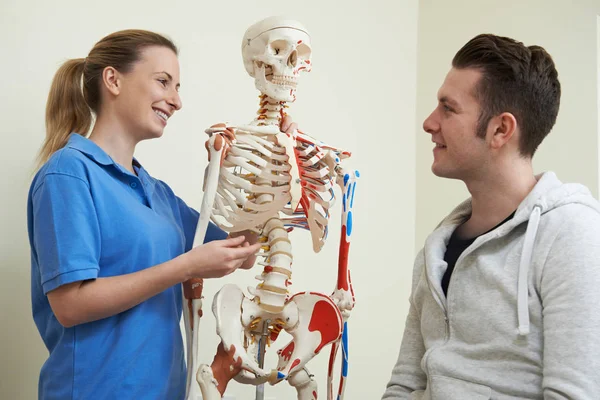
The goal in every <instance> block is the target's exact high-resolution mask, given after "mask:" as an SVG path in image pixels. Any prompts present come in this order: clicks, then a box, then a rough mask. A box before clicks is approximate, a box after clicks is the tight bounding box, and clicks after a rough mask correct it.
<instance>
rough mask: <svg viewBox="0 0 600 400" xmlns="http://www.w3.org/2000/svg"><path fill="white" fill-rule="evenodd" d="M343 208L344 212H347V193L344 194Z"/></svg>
mask: <svg viewBox="0 0 600 400" xmlns="http://www.w3.org/2000/svg"><path fill="white" fill-rule="evenodd" d="M342 206H343V210H344V212H346V193H344V195H343V196H342Z"/></svg>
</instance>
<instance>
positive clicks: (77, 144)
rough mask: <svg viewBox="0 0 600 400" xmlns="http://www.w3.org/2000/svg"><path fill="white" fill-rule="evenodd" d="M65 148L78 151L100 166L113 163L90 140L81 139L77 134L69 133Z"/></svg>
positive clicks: (113, 162)
mask: <svg viewBox="0 0 600 400" xmlns="http://www.w3.org/2000/svg"><path fill="white" fill-rule="evenodd" d="M66 147H70V148H72V149H75V150H78V151H80V152H82V153H83V154H85V155H86V156H88V157H89V158H91V159H92V160H94V161H96V162H97V163H98V164H102V165H112V164H115V165H116V163H115V161H114V160H113V159H112V158H111V157H110V156H109V155H108V154H106V152H105V151H104V150H102V148H100V146H98V145H97V144H96V143H94V142H92V141H91V140H90V139H88V138H86V137H83V136H81V135H79V134H77V133H71V136H69V141H68V142H67V145H66Z"/></svg>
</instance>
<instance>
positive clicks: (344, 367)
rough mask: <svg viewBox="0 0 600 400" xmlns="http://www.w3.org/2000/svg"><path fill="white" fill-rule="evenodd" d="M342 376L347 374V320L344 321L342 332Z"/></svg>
mask: <svg viewBox="0 0 600 400" xmlns="http://www.w3.org/2000/svg"><path fill="white" fill-rule="evenodd" d="M342 354H343V358H342V376H343V377H344V378H345V377H347V376H348V322H344V332H343V333H342Z"/></svg>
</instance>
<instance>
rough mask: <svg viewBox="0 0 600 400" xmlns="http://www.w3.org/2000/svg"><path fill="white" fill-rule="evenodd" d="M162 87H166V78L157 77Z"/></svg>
mask: <svg viewBox="0 0 600 400" xmlns="http://www.w3.org/2000/svg"><path fill="white" fill-rule="evenodd" d="M158 81H159V82H160V83H161V84H162V85H163V86H164V87H167V80H166V79H159V80H158Z"/></svg>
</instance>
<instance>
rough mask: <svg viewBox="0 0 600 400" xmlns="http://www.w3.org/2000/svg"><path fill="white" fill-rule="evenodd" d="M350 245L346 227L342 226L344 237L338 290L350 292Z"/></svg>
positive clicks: (342, 239)
mask: <svg viewBox="0 0 600 400" xmlns="http://www.w3.org/2000/svg"><path fill="white" fill-rule="evenodd" d="M349 250H350V243H348V241H347V240H346V225H342V237H341V239H340V253H339V258H338V260H339V261H338V283H337V288H338V289H344V290H348V288H349V286H350V285H349V283H348V251H349Z"/></svg>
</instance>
